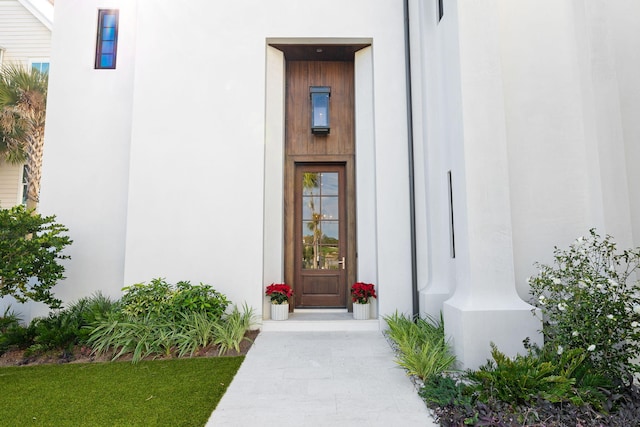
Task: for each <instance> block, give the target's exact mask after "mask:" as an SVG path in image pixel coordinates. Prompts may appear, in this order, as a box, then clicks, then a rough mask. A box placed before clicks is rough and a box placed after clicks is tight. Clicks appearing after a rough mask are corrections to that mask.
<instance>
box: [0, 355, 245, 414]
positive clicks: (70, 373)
mask: <svg viewBox="0 0 640 427" xmlns="http://www.w3.org/2000/svg"><path fill="white" fill-rule="evenodd" d="M243 360H244V357H213V358H193V359H172V360H158V361H145V362H140V363H138V364H132V363H129V362H112V363H89V364H67V365H40V366H28V367H7V368H0V425H2V426H3V427H10V426H16V427H24V426H56V427H62V426H74V427H77V426H92V427H97V426H110V427H111V426H145V427H146V426H204V425H205V423H206V421H207V419H208V418H209V416H210V415H211V412H212V411H213V409H214V408H215V407H216V405H217V404H218V402H219V400H220V398H221V397H222V395H223V394H224V392H225V390H226V389H227V386H228V385H229V383H230V382H231V380H232V379H233V377H234V375H235V374H236V372H237V370H238V368H239V367H240V364H241V363H242V361H243Z"/></svg>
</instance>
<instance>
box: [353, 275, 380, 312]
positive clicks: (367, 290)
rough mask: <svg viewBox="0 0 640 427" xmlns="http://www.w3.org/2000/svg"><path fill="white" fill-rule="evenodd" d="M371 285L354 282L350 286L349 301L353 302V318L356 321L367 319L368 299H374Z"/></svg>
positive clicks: (374, 295)
mask: <svg viewBox="0 0 640 427" xmlns="http://www.w3.org/2000/svg"><path fill="white" fill-rule="evenodd" d="M376 297H377V295H376V289H375V285H374V284H373V283H363V282H356V283H354V284H353V285H352V286H351V300H352V301H353V318H354V319H356V320H367V319H369V313H370V311H369V307H370V304H369V299H370V298H376Z"/></svg>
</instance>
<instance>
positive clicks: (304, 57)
mask: <svg viewBox="0 0 640 427" xmlns="http://www.w3.org/2000/svg"><path fill="white" fill-rule="evenodd" d="M271 46H273V47H275V48H276V49H279V50H281V51H282V52H284V57H285V59H286V60H287V61H353V56H354V54H355V53H356V52H357V51H359V50H360V49H362V48H365V47H367V46H369V45H368V44H355V45H337V44H330V45H308V44H272V45H271Z"/></svg>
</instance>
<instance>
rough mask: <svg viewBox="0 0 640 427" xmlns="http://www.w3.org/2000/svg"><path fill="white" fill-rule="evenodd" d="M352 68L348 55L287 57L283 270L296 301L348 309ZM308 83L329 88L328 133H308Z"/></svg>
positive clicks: (352, 170)
mask: <svg viewBox="0 0 640 427" xmlns="http://www.w3.org/2000/svg"><path fill="white" fill-rule="evenodd" d="M315 51H316V50H315V49H314V50H313V52H315ZM286 55H288V53H285V58H286ZM353 71H354V68H353V59H352V57H351V59H350V60H349V59H348V58H341V60H337V61H313V60H310V61H307V60H299V59H297V58H296V59H295V60H289V59H287V61H286V98H285V99H286V109H285V129H286V136H285V171H284V182H285V188H284V195H285V200H284V220H285V224H284V225H285V235H284V242H285V260H284V271H285V281H286V282H287V283H289V284H291V285H292V287H293V290H294V294H295V297H294V304H293V306H294V307H296V308H351V299H350V298H349V286H350V284H351V283H353V282H354V281H355V271H356V268H355V266H356V259H355V258H356V247H355V229H356V225H355V141H354V134H355V132H354V129H355V126H354V72H353ZM312 86H327V87H330V88H331V98H330V101H329V118H330V120H329V123H330V125H331V131H330V132H329V134H324V135H317V134H313V133H312V132H311V128H310V124H311V116H310V114H311V108H310V96H309V93H310V87H312Z"/></svg>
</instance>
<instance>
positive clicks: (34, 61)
mask: <svg viewBox="0 0 640 427" xmlns="http://www.w3.org/2000/svg"><path fill="white" fill-rule="evenodd" d="M43 62H46V63H47V64H49V70H51V61H50V60H49V58H29V70H31V69H32V68H33V64H41V63H43Z"/></svg>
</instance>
